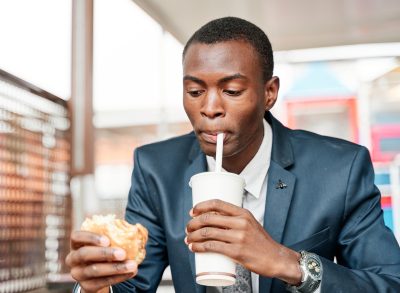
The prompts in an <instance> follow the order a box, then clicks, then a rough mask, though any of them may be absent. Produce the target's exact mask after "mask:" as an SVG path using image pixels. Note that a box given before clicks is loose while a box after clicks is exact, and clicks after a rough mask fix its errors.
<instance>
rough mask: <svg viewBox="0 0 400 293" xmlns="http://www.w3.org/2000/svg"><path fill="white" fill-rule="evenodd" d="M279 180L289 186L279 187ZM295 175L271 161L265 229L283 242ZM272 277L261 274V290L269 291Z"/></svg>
mask: <svg viewBox="0 0 400 293" xmlns="http://www.w3.org/2000/svg"><path fill="white" fill-rule="evenodd" d="M279 180H280V181H281V182H283V183H284V184H285V185H286V186H287V187H285V188H279V187H278V188H277V186H278V183H279ZM295 181H296V178H295V176H294V175H293V174H292V173H290V172H288V171H287V170H285V169H284V168H282V167H281V166H279V165H278V164H277V163H275V162H273V161H271V165H270V168H269V171H268V187H267V199H266V203H265V213H264V229H265V230H266V231H267V232H268V234H269V235H270V236H271V237H272V238H273V239H274V240H275V241H276V242H279V243H281V242H282V237H283V232H284V229H285V223H286V219H287V216H288V212H289V208H290V203H291V201H292V195H293V190H294V185H295ZM271 282H272V279H270V278H265V277H261V276H260V281H259V286H260V292H269V290H270V286H271Z"/></svg>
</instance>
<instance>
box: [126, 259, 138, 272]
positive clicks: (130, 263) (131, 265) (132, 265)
mask: <svg viewBox="0 0 400 293" xmlns="http://www.w3.org/2000/svg"><path fill="white" fill-rule="evenodd" d="M126 268H127V269H128V270H129V271H133V270H135V269H136V268H137V264H136V262H134V261H127V262H126Z"/></svg>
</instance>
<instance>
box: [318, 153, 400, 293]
mask: <svg viewBox="0 0 400 293" xmlns="http://www.w3.org/2000/svg"><path fill="white" fill-rule="evenodd" d="M380 201H381V196H380V192H379V190H378V189H377V187H376V186H375V185H374V171H373V167H372V163H371V159H370V157H369V153H368V150H367V149H365V148H364V147H363V148H361V150H360V151H359V152H358V153H357V155H356V156H355V158H354V161H353V163H352V167H351V172H350V177H349V179H348V186H347V195H346V206H345V213H344V215H343V226H342V229H341V232H340V235H339V238H338V246H337V252H336V257H337V264H335V263H333V262H331V261H329V260H327V259H324V258H321V259H322V263H323V269H324V273H323V280H322V288H321V292H400V248H399V245H398V243H397V241H396V239H395V237H394V235H393V233H392V232H391V231H390V229H389V228H387V227H386V226H385V224H384V221H383V212H382V209H381V205H380Z"/></svg>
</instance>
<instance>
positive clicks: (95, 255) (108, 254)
mask: <svg viewBox="0 0 400 293" xmlns="http://www.w3.org/2000/svg"><path fill="white" fill-rule="evenodd" d="M125 258H126V252H125V250H123V249H122V248H118V247H99V246H83V247H81V248H79V249H78V250H73V251H71V252H70V253H69V254H68V256H67V258H66V262H67V265H69V266H70V267H72V266H75V265H81V264H86V263H89V262H106V261H122V260H125Z"/></svg>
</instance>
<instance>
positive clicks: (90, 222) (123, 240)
mask: <svg viewBox="0 0 400 293" xmlns="http://www.w3.org/2000/svg"><path fill="white" fill-rule="evenodd" d="M81 230H83V231H89V232H93V233H97V234H101V235H105V236H107V237H108V238H109V239H110V242H111V245H110V246H112V247H120V248H122V249H124V250H125V251H126V255H127V259H131V260H134V261H136V262H137V264H140V263H141V262H142V261H143V260H144V258H145V256H146V250H145V246H146V242H147V239H148V231H147V229H146V228H145V227H143V226H142V225H141V224H136V225H131V224H129V223H128V222H127V221H125V220H121V219H116V218H115V215H107V216H101V215H94V216H93V217H92V218H86V220H85V221H84V222H83V223H82V226H81Z"/></svg>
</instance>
